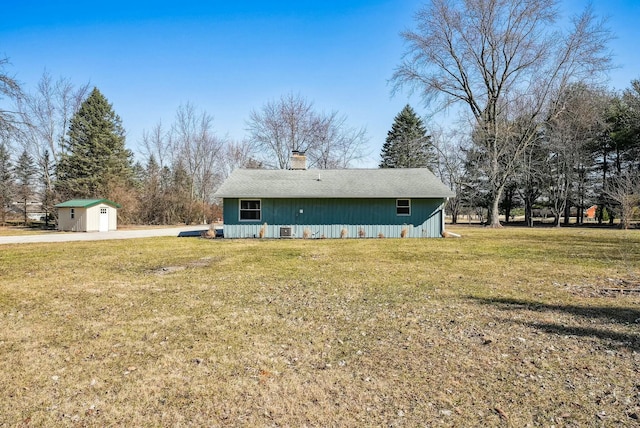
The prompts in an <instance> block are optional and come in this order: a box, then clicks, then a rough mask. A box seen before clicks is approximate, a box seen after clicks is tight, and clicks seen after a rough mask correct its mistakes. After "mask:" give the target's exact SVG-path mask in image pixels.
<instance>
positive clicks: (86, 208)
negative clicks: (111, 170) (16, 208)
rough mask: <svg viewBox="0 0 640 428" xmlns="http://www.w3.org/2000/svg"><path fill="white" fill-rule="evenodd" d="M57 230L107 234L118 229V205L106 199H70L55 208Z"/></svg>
mask: <svg viewBox="0 0 640 428" xmlns="http://www.w3.org/2000/svg"><path fill="white" fill-rule="evenodd" d="M55 207H56V208H57V209H58V230H64V231H72V232H108V231H112V230H116V229H117V228H118V212H117V209H118V208H120V205H119V204H117V203H115V202H113V201H110V200H108V199H72V200H70V201H66V202H62V203H60V204H57V205H56V206H55Z"/></svg>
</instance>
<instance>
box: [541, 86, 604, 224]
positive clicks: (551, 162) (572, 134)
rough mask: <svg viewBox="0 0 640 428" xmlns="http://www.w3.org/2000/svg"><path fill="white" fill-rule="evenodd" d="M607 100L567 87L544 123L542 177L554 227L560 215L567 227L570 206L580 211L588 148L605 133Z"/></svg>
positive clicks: (588, 162)
mask: <svg viewBox="0 0 640 428" xmlns="http://www.w3.org/2000/svg"><path fill="white" fill-rule="evenodd" d="M610 100H611V97H610V96H609V95H608V94H607V93H606V91H605V90H603V89H599V88H595V87H589V86H587V85H584V84H575V85H571V86H568V87H567V88H566V89H565V90H564V91H563V92H562V93H561V94H560V96H559V97H558V99H557V100H555V104H556V110H557V112H556V114H555V115H553V117H551V118H550V119H549V120H547V122H546V125H547V131H546V134H547V135H546V137H547V138H546V139H545V140H546V141H545V144H544V145H545V146H546V147H545V150H544V152H545V154H546V164H547V167H546V168H544V174H545V177H547V180H546V182H547V184H548V185H547V189H548V195H547V196H548V197H549V202H550V203H551V210H552V212H553V215H554V216H555V225H556V226H559V225H560V221H559V220H560V217H561V216H562V215H563V214H564V217H565V223H568V221H569V208H570V207H571V205H572V204H573V205H575V206H577V207H578V208H579V209H582V208H584V197H585V184H586V183H585V182H586V180H587V176H586V174H587V170H588V169H589V168H590V166H591V163H592V162H591V153H590V150H589V147H590V146H593V145H594V144H595V143H594V142H597V141H598V140H599V139H600V138H601V137H602V136H603V135H605V133H606V130H607V128H608V125H607V124H606V123H605V120H606V114H605V113H606V110H607V108H608V106H609V105H610ZM578 217H580V215H578Z"/></svg>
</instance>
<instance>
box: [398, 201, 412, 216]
mask: <svg viewBox="0 0 640 428" xmlns="http://www.w3.org/2000/svg"><path fill="white" fill-rule="evenodd" d="M396 215H411V199H396Z"/></svg>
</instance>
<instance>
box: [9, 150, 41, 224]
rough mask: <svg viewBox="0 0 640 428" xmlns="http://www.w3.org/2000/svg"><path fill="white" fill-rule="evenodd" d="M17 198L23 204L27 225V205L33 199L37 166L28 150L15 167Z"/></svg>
mask: <svg viewBox="0 0 640 428" xmlns="http://www.w3.org/2000/svg"><path fill="white" fill-rule="evenodd" d="M14 171H15V179H16V196H17V197H18V198H19V199H20V202H22V204H23V208H22V210H23V213H24V224H27V203H28V201H29V199H30V198H31V197H33V194H34V193H35V191H34V182H33V180H34V177H35V175H36V172H37V170H36V166H35V163H34V161H33V157H31V156H30V155H29V153H27V151H26V150H24V151H23V152H22V154H21V155H20V157H19V158H18V162H17V163H16V166H15V170H14Z"/></svg>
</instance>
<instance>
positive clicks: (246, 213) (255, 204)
mask: <svg viewBox="0 0 640 428" xmlns="http://www.w3.org/2000/svg"><path fill="white" fill-rule="evenodd" d="M261 218H262V213H261V211H260V199H241V200H240V221H260V219H261Z"/></svg>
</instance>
